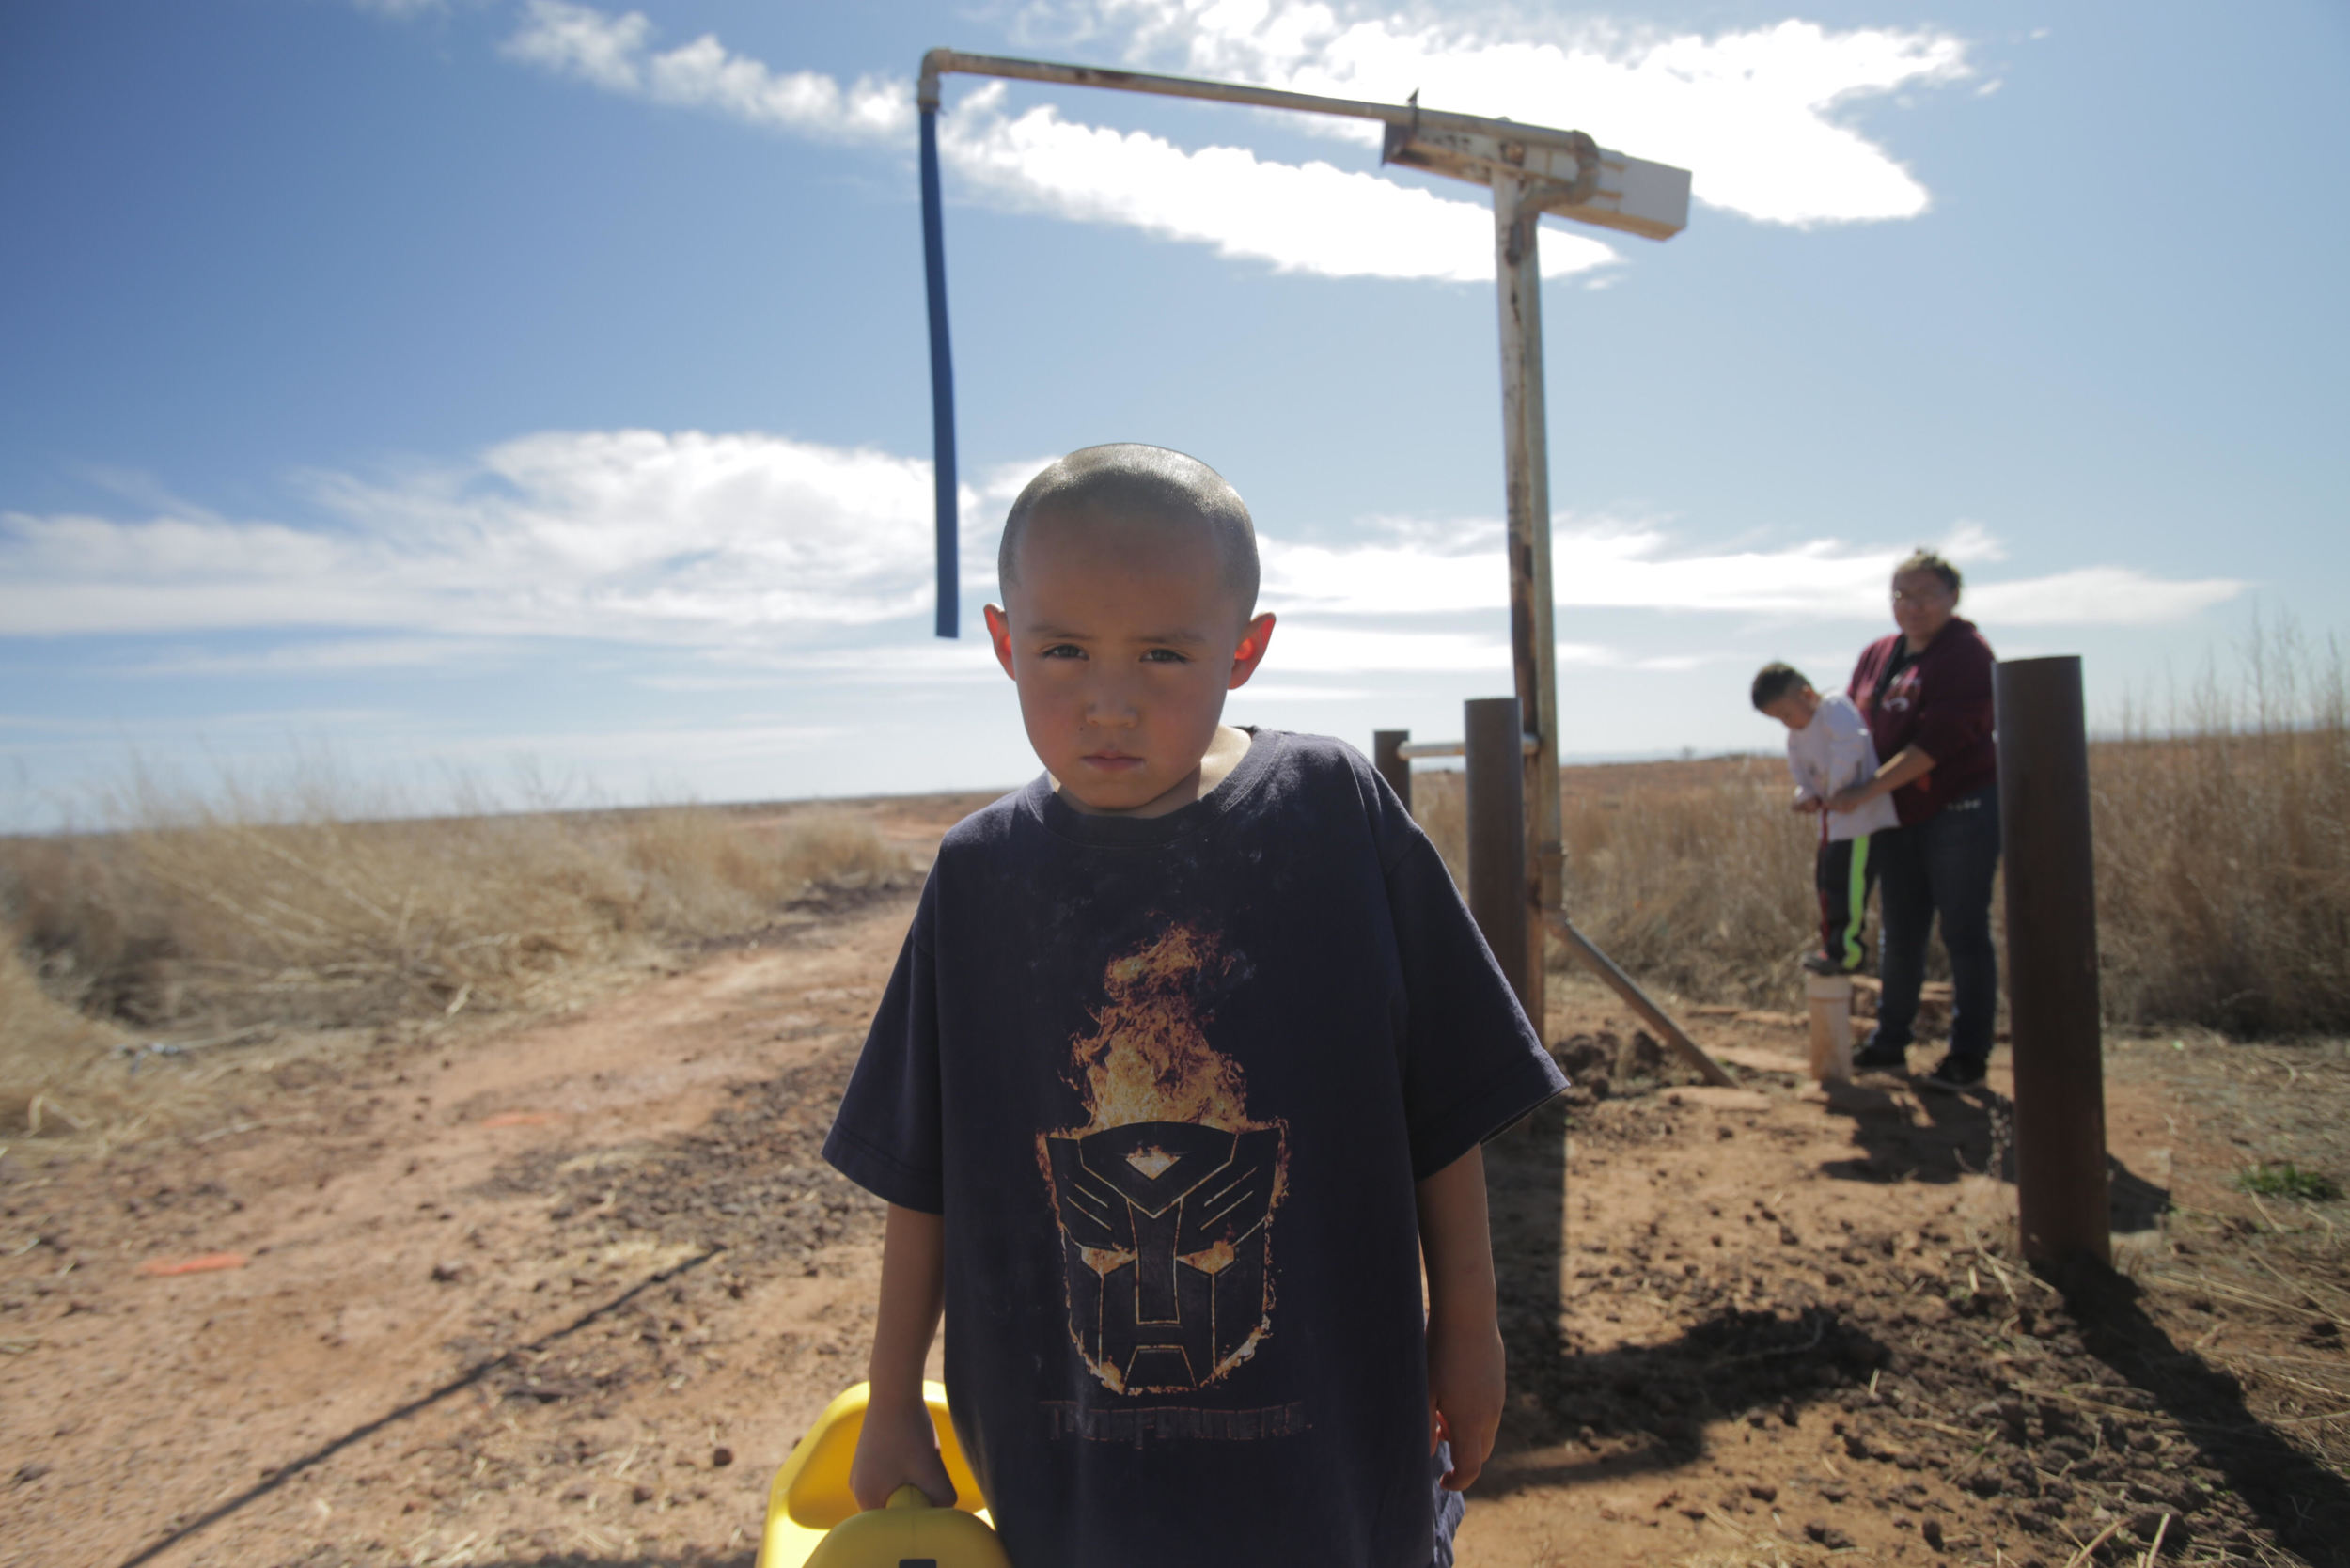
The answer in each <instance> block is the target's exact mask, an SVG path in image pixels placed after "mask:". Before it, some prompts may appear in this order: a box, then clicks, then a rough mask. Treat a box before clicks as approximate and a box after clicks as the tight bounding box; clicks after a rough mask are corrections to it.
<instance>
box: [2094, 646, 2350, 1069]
mask: <svg viewBox="0 0 2350 1568" xmlns="http://www.w3.org/2000/svg"><path fill="white" fill-rule="evenodd" d="M2246 662H2247V667H2248V671H2249V672H2250V674H2249V675H2248V678H2247V679H2246V680H2245V681H2244V682H2242V683H2241V684H2240V685H2238V686H2237V687H2236V688H2234V689H2233V690H2229V689H2226V688H2223V687H2221V686H2220V685H2219V684H2218V682H2216V681H2214V680H2210V679H2206V680H2205V681H2204V682H2201V685H2200V686H2199V688H2198V689H2197V690H2195V691H2194V692H2193V693H2192V694H2190V696H2189V697H2188V698H2186V700H2185V701H2183V702H2179V703H2174V704H2172V705H2171V711H2170V713H2169V714H2168V715H2167V717H2166V720H2165V722H2164V723H2163V724H2162V725H2161V726H2160V728H2159V730H2158V729H2157V728H2156V727H2155V726H2154V724H2152V723H2150V722H2148V721H2147V720H2146V719H2145V718H2144V717H2142V716H2136V717H2134V718H2133V719H2132V721H2131V722H2130V724H2129V725H2128V727H2127V729H2128V732H2126V733H2125V734H2124V736H2123V738H2121V739H2118V740H2114V741H2110V742H2107V743H2106V744H2104V745H2099V746H2097V747H2096V748H2095V752H2094V755H2093V757H2092V768H2091V782H2092V789H2093V790H2094V792H2095V804H2096V831H2097V862H2098V864H2097V873H2098V874H2097V927H2098V933H2097V934H2098V947H2099V949H2100V952H2101V955H2102V957H2103V960H2104V968H2105V977H2106V1002H2107V1010H2108V1011H2110V1012H2111V1013H2113V1014H2115V1015H2116V1016H2119V1017H2122V1018H2126V1019H2129V1020H2132V1021H2142V1022H2156V1021H2161V1020H2167V1019H2184V1020H2188V1021H2192V1022H2195V1023H2200V1024H2207V1025H2209V1026H2211V1027H2215V1028H2218V1029H2223V1030H2226V1031H2228V1032H2230V1033H2234V1034H2276V1033H2288V1034H2303V1033H2312V1032H2320V1031H2339V1030H2342V1029H2344V1028H2350V679H2346V678H2345V672H2344V670H2343V667H2342V661H2341V657H2340V655H2339V652H2338V651H2333V650H2328V651H2327V653H2326V657H2325V658H2324V659H2323V660H2321V659H2320V658H2318V657H2316V656H2315V655H2314V654H2313V653H2312V652H2311V651H2309V650H2307V649H2305V648H2303V647H2301V646H2299V645H2297V643H2296V641H2295V638H2294V637H2293V635H2292V634H2291V633H2290V632H2287V633H2284V634H2282V635H2279V634H2277V633H2274V632H2271V633H2267V634H2264V635H2262V636H2261V637H2260V638H2259V639H2258V640H2256V642H2255V644H2254V645H2253V647H2252V649H2251V650H2250V651H2248V657H2247V661H2246Z"/></svg>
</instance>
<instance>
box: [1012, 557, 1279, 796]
mask: <svg viewBox="0 0 2350 1568" xmlns="http://www.w3.org/2000/svg"><path fill="white" fill-rule="evenodd" d="M1085 523H1086V520H1084V519H1082V518H1080V519H1075V520H1072V519H1069V518H1065V517H1059V516H1056V515H1055V514H1053V513H1051V512H1049V511H1048V512H1042V513H1040V514H1038V515H1037V516H1036V517H1034V518H1032V519H1031V520H1030V521H1029V524H1028V527H1027V531H1026V534H1024V535H1023V536H1022V539H1021V541H1020V558H1019V562H1018V568H1019V570H1018V575H1017V578H1016V580H1015V581H1014V582H1013V583H1012V584H1011V586H1010V587H1009V588H1008V589H1007V591H1006V595H1005V597H1006V599H1007V600H1008V603H1007V604H1004V605H1002V606H1000V607H999V606H997V605H994V604H990V605H989V606H988V607H987V630H988V635H990V636H991V637H992V638H994V639H995V658H996V660H997V662H998V663H1000V664H1001V665H1002V666H1004V672H1005V673H1006V674H1008V675H1010V676H1011V679H1012V682H1013V683H1014V684H1015V685H1017V686H1018V687H1019V688H1020V716H1021V719H1022V721H1023V722H1024V723H1025V724H1026V727H1027V731H1028V744H1029V745H1032V746H1034V747H1035V748H1036V754H1037V756H1038V757H1039V758H1040V759H1042V761H1043V763H1044V766H1045V769H1046V771H1048V772H1049V773H1051V774H1052V776H1053V777H1054V779H1055V780H1056V781H1057V782H1058V784H1059V786H1060V788H1061V791H1062V793H1063V794H1064V795H1065V796H1067V797H1068V798H1069V800H1070V801H1071V803H1072V804H1073V805H1074V806H1077V807H1078V808H1081V809H1084V810H1089V811H1097V812H1104V813H1120V814H1124V813H1131V814H1138V815H1153V814H1155V813H1154V812H1153V811H1152V807H1154V806H1160V807H1161V808H1162V809H1172V805H1165V806H1162V804H1161V803H1162V800H1163V797H1167V796H1170V795H1174V796H1176V797H1177V798H1176V799H1175V800H1174V801H1173V805H1181V804H1183V801H1184V800H1185V799H1187V798H1188V796H1187V795H1183V794H1181V793H1179V792H1183V791H1186V790H1187V789H1188V788H1189V787H1190V786H1191V785H1192V783H1193V781H1194V780H1195V779H1196V778H1197V776H1198V774H1199V760H1200V758H1201V757H1202V756H1204V755H1206V753H1207V750H1208V746H1209V744H1210V743H1211V742H1213V741H1214V739H1215V733H1216V726H1217V724H1218V723H1219V722H1220V721H1221V719H1222V718H1223V714H1224V694H1225V693H1226V692H1228V691H1230V690H1231V689H1232V688H1234V687H1236V686H1238V685H1240V684H1241V683H1242V682H1245V681H1246V680H1247V679H1248V677H1249V676H1250V675H1251V674H1253V673H1255V671H1256V668H1257V666H1258V664H1259V662H1260V661H1261V660H1262V659H1263V658H1264V652H1265V645H1266V643H1267V641H1268V639H1270V637H1271V636H1272V634H1273V618H1272V617H1271V616H1269V615H1261V616H1259V617H1257V618H1256V619H1254V620H1248V619H1244V617H1243V611H1242V606H1241V605H1240V604H1238V603H1237V602H1236V595H1235V594H1234V593H1233V591H1232V589H1231V588H1230V587H1229V586H1228V585H1227V584H1226V583H1225V582H1224V580H1223V573H1222V572H1221V571H1219V569H1218V567H1219V563H1218V561H1217V559H1216V550H1215V545H1214V541H1213V539H1212V538H1211V537H1210V536H1209V534H1208V531H1207V530H1206V528H1204V527H1198V526H1185V525H1182V524H1180V523H1152V524H1146V525H1118V526H1106V527H1089V526H1086V525H1085Z"/></svg>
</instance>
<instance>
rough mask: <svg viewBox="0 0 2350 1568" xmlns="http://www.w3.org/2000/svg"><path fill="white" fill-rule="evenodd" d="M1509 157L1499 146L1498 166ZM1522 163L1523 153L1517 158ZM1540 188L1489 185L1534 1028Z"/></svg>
mask: <svg viewBox="0 0 2350 1568" xmlns="http://www.w3.org/2000/svg"><path fill="white" fill-rule="evenodd" d="M1509 150H1510V147H1509V145H1508V144H1505V145H1504V148H1503V152H1504V155H1505V156H1506V155H1507V154H1508V152H1509ZM1519 156H1520V157H1521V158H1523V156H1524V149H1522V148H1521V149H1519ZM1541 188H1542V186H1541V182H1540V181H1536V180H1525V179H1512V178H1508V177H1504V176H1499V175H1496V177H1495V179H1494V182H1493V191H1494V262H1495V274H1496V281H1497V282H1498V284H1499V286H1500V310H1501V436H1502V442H1501V445H1502V458H1503V463H1504V476H1505V478H1504V508H1505V511H1506V513H1507V516H1508V521H1509V552H1510V655H1511V661H1510V662H1511V666H1512V671H1513V673H1514V675H1515V680H1516V687H1517V698H1518V723H1519V727H1520V728H1521V729H1523V730H1524V731H1525V733H1527V734H1528V735H1531V736H1533V737H1534V742H1535V745H1534V749H1533V750H1532V751H1530V752H1527V753H1525V754H1523V755H1522V756H1521V758H1520V760H1519V767H1520V770H1521V771H1522V772H1523V773H1524V774H1525V776H1526V780H1525V784H1524V786H1523V791H1524V793H1523V799H1524V802H1525V804H1524V808H1523V809H1524V812H1525V815H1526V827H1525V831H1524V840H1525V849H1526V851H1527V852H1528V854H1527V859H1526V861H1525V865H1524V870H1523V873H1522V874H1523V877H1524V880H1525V885H1526V886H1525V893H1524V898H1525V902H1526V911H1525V915H1524V917H1523V920H1522V927H1521V929H1522V930H1523V932H1524V934H1525V942H1526V947H1527V956H1526V974H1527V982H1526V984H1525V986H1524V987H1522V988H1521V989H1520V990H1519V993H1518V995H1519V996H1521V997H1522V998H1524V999H1525V1002H1526V1011H1527V1016H1528V1017H1529V1018H1531V1019H1533V1020H1534V1027H1536V1028H1537V1029H1540V1028H1541V1027H1543V930H1544V921H1543V915H1544V914H1545V913H1546V912H1547V911H1550V910H1554V909H1558V908H1560V907H1561V906H1562V905H1561V893H1560V885H1561V881H1562V878H1561V866H1562V861H1563V853H1562V850H1561V839H1562V838H1563V834H1562V833H1561V831H1560V826H1559V823H1560V816H1559V698H1558V689H1559V688H1558V679H1557V674H1556V671H1555V669H1554V667H1553V666H1554V665H1555V663H1556V661H1557V658H1558V640H1557V636H1556V634H1555V633H1554V632H1553V631H1552V628H1551V614H1552V595H1551V582H1550V442H1549V428H1548V416H1547V414H1546V413H1545V410H1544V404H1543V269H1542V246H1541V241H1540V239H1539V237H1538V236H1539V227H1538V225H1539V221H1540V219H1541V217H1542V212H1543V210H1542V206H1541V203H1540V201H1539V199H1538V196H1539V193H1540V191H1541Z"/></svg>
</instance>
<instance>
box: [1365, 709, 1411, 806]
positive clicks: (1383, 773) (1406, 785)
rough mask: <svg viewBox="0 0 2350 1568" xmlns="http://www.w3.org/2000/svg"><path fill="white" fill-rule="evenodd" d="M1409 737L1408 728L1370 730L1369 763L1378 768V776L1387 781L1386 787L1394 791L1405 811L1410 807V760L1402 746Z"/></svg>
mask: <svg viewBox="0 0 2350 1568" xmlns="http://www.w3.org/2000/svg"><path fill="white" fill-rule="evenodd" d="M1411 738H1412V732H1411V731H1410V730H1408V729H1374V730H1372V731H1371V766H1372V767H1374V768H1377V769H1378V770H1379V776H1380V777H1382V778H1384V779H1386V780H1387V788H1388V789H1390V790H1393V791H1394V792H1395V798H1396V799H1398V800H1400V801H1402V803H1403V809H1404V810H1406V811H1409V810H1410V809H1411V808H1412V760H1411V759H1410V758H1408V757H1406V756H1404V755H1403V752H1402V746H1403V743H1404V742H1405V741H1408V740H1410V739H1411Z"/></svg>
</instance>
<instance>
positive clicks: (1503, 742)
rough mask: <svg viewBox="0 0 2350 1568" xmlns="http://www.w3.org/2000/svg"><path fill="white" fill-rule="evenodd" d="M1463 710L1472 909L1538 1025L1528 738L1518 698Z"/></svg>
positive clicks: (1475, 703) (1484, 701)
mask: <svg viewBox="0 0 2350 1568" xmlns="http://www.w3.org/2000/svg"><path fill="white" fill-rule="evenodd" d="M1461 707H1462V717H1463V733H1464V734H1465V738H1466V739H1465V745H1466V746H1467V756H1468V780H1467V784H1468V788H1467V790H1466V793H1467V796H1468V803H1467V809H1466V811H1465V815H1466V817H1467V818H1468V823H1467V827H1468V903H1469V913H1470V914H1472V915H1474V916H1475V917H1477V929H1478V930H1480V931H1481V932H1483V933H1485V945H1486V946H1487V947H1489V948H1491V949H1493V950H1494V958H1495V960H1496V962H1497V963H1499V964H1500V965H1501V972H1502V974H1503V975H1505V976H1507V977H1508V978H1509V981H1510V989H1511V990H1512V991H1514V992H1516V993H1517V994H1518V1000H1519V1002H1521V1003H1522V1004H1525V1006H1526V1011H1527V1016H1528V1018H1530V1019H1532V1020H1533V1021H1534V1027H1536V1028H1538V1029H1539V1028H1540V1027H1542V1014H1541V1013H1539V1012H1536V1011H1534V1003H1535V1002H1536V1001H1539V1000H1540V999H1541V996H1542V992H1541V990H1540V987H1541V985H1542V980H1541V978H1540V977H1541V975H1542V970H1541V969H1540V968H1539V967H1537V966H1533V965H1529V964H1528V963H1527V955H1528V952H1536V953H1539V952H1540V951H1541V950H1542V949H1540V948H1538V947H1535V946H1533V945H1532V944H1531V943H1530V942H1528V938H1527V929H1526V928H1527V924H1528V921H1527V904H1526V737H1525V732H1524V731H1523V730H1521V729H1519V728H1518V699H1517V698H1514V697H1480V698H1470V699H1469V700H1468V701H1466V702H1465V703H1463V704H1462V705H1461ZM1536 935H1537V936H1539V935H1540V932H1539V931H1537V933H1536ZM1529 974H1530V976H1531V977H1532V978H1531V979H1530V980H1529Z"/></svg>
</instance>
